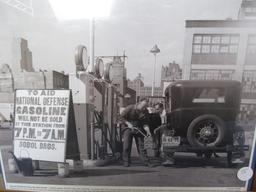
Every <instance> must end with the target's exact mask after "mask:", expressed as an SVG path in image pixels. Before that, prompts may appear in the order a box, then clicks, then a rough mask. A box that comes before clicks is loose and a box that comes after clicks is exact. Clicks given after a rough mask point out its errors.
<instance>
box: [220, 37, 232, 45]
mask: <svg viewBox="0 0 256 192" xmlns="http://www.w3.org/2000/svg"><path fill="white" fill-rule="evenodd" d="M229 40H230V39H229V36H228V35H222V37H221V43H222V44H229Z"/></svg>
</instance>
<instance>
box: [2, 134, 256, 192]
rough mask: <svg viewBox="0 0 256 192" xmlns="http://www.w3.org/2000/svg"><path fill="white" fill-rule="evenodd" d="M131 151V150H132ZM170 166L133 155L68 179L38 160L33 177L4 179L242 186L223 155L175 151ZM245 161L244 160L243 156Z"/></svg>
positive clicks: (6, 137)
mask: <svg viewBox="0 0 256 192" xmlns="http://www.w3.org/2000/svg"><path fill="white" fill-rule="evenodd" d="M252 135H253V134H252V133H251V132H247V138H248V139H247V142H248V143H250V142H251V139H252ZM10 138H11V131H10V130H9V131H8V130H0V141H1V143H5V142H6V144H10V143H11V142H10V140H9V139H10ZM1 145H3V144H1ZM133 154H135V153H133ZM3 157H4V164H5V167H6V165H7V159H8V158H9V157H10V156H9V154H8V153H7V149H6V150H4V152H3ZM175 160H176V165H175V166H174V167H169V168H166V167H162V166H160V161H158V160H156V159H155V160H154V163H156V164H158V165H159V166H157V167H154V168H149V167H144V166H142V165H141V163H140V162H139V160H138V158H137V157H134V158H133V159H132V162H133V164H132V166H131V167H128V168H125V167H123V166H122V164H121V163H120V162H115V163H113V164H111V165H109V166H106V167H94V168H92V167H87V168H86V169H85V170H84V171H83V172H82V173H74V172H72V171H71V174H70V176H69V177H68V178H60V177H58V176H57V164H56V163H49V162H41V163H40V167H41V170H38V171H36V172H35V175H34V176H33V177H23V176H22V175H20V174H10V173H9V172H8V171H6V178H7V180H8V182H18V183H19V182H22V183H23V182H24V183H39V184H66V185H97V186H177V187H179V186H183V187H186V186H191V187H192V186H194V187H243V186H244V182H241V181H239V180H238V179H237V178H236V173H237V171H238V169H239V167H237V168H229V167H227V163H226V158H225V157H220V158H212V159H210V160H209V161H205V159H203V158H197V157H196V156H195V155H194V154H184V153H180V154H176V157H175ZM247 161H248V159H247Z"/></svg>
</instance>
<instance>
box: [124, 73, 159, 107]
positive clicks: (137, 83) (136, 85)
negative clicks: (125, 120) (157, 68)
mask: <svg viewBox="0 0 256 192" xmlns="http://www.w3.org/2000/svg"><path fill="white" fill-rule="evenodd" d="M128 86H129V87H130V88H131V89H134V90H135V91H136V100H139V98H140V97H151V94H152V87H151V86H144V82H143V77H142V75H141V73H139V74H138V76H137V77H136V78H135V79H134V80H128ZM154 96H155V97H162V96H163V89H162V87H155V89H154ZM157 101H158V99H154V100H152V103H156V102H157Z"/></svg>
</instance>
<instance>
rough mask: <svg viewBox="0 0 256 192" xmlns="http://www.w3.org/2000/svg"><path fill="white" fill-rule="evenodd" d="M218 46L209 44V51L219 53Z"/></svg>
mask: <svg viewBox="0 0 256 192" xmlns="http://www.w3.org/2000/svg"><path fill="white" fill-rule="evenodd" d="M219 49H220V46H219V45H212V46H211V53H219Z"/></svg>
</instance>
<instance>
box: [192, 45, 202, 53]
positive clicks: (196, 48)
mask: <svg viewBox="0 0 256 192" xmlns="http://www.w3.org/2000/svg"><path fill="white" fill-rule="evenodd" d="M193 53H201V45H193Z"/></svg>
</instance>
